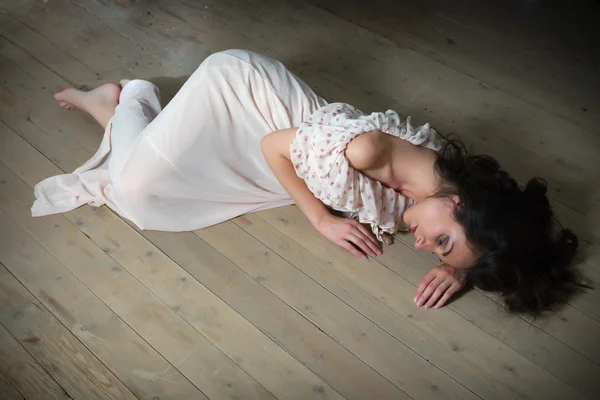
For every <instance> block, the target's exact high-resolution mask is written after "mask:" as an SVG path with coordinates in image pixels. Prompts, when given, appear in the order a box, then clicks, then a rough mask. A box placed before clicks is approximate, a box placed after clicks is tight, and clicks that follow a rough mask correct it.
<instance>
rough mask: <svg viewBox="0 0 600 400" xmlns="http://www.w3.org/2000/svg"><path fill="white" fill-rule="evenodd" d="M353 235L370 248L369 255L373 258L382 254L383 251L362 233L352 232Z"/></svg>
mask: <svg viewBox="0 0 600 400" xmlns="http://www.w3.org/2000/svg"><path fill="white" fill-rule="evenodd" d="M350 234H351V235H354V236H355V237H357V238H359V239H361V240H362V241H363V242H364V243H365V245H367V246H368V247H369V250H370V251H369V252H368V253H369V254H371V255H372V256H373V257H375V256H378V255H380V254H381V250H380V249H379V247H378V246H376V245H375V244H374V243H373V242H371V241H370V240H368V239H367V238H366V237H365V235H363V234H362V233H361V232H360V231H358V230H356V231H353V232H350Z"/></svg>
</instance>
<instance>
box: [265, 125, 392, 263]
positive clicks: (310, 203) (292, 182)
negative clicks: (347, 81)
mask: <svg viewBox="0 0 600 400" xmlns="http://www.w3.org/2000/svg"><path fill="white" fill-rule="evenodd" d="M297 130H298V129H297V128H290V129H283V130H280V131H275V132H272V133H270V134H268V135H267V136H265V137H264V138H263V139H262V142H261V150H262V153H263V156H264V157H265V160H266V161H267V164H269V167H270V168H271V170H272V171H273V173H274V174H275V176H276V177H277V179H278V180H279V182H280V183H281V186H283V188H284V189H285V190H286V191H287V192H288V193H289V195H290V196H291V197H292V199H294V201H295V202H296V205H298V207H299V208H300V210H301V211H302V212H303V213H304V214H305V215H306V217H307V218H308V220H309V221H310V222H311V224H312V225H313V226H314V227H315V229H316V230H317V231H319V232H320V233H321V234H322V235H323V236H325V237H327V238H328V239H329V240H331V241H332V242H334V243H336V244H338V245H340V246H342V247H344V248H345V249H346V250H348V251H349V252H351V253H353V254H354V255H356V256H358V257H364V254H362V253H361V252H359V251H358V250H357V249H356V248H355V247H354V246H353V245H352V244H355V245H356V246H357V247H358V248H360V249H361V250H362V251H363V252H364V253H365V254H369V255H372V256H376V255H379V254H381V250H380V248H379V246H380V245H379V243H378V242H377V240H376V239H375V238H374V237H373V235H372V234H371V232H369V231H368V230H367V229H366V228H365V227H364V226H362V225H361V224H360V223H359V222H358V221H356V220H354V219H350V218H340V217H336V216H334V215H332V214H331V213H330V212H329V210H328V209H327V207H325V205H324V204H323V203H322V202H321V200H319V199H317V198H316V197H315V196H314V195H313V193H312V192H311V191H310V190H309V189H308V187H307V186H306V183H305V182H304V180H303V179H302V178H300V177H299V176H298V175H297V174H296V170H295V169H294V165H293V164H292V161H291V155H290V145H291V144H292V142H293V141H294V139H295V137H296V132H297Z"/></svg>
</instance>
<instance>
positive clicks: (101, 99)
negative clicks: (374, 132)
mask: <svg viewBox="0 0 600 400" xmlns="http://www.w3.org/2000/svg"><path fill="white" fill-rule="evenodd" d="M120 93H121V87H120V86H119V85H116V84H114V83H107V84H104V85H102V86H99V87H97V88H96V89H94V90H92V91H90V92H84V91H82V90H78V89H74V88H69V89H65V90H63V91H62V92H59V93H56V94H55V95H54V98H55V99H56V100H57V101H58V102H59V103H60V105H61V107H64V108H66V109H67V110H71V109H75V108H77V109H80V110H82V111H85V112H87V113H88V114H90V115H91V116H92V117H94V119H95V120H96V121H98V123H99V124H100V125H102V128H106V125H107V124H108V121H110V119H111V118H112V116H113V115H114V114H115V108H116V107H117V104H119V94H120Z"/></svg>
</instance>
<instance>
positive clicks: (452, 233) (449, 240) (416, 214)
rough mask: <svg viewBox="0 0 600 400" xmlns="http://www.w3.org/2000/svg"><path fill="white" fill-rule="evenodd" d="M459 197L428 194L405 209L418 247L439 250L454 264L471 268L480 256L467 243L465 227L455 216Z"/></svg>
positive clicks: (408, 223) (435, 252) (448, 261)
mask: <svg viewBox="0 0 600 400" xmlns="http://www.w3.org/2000/svg"><path fill="white" fill-rule="evenodd" d="M457 204H458V197H457V196H454V197H453V198H447V197H428V198H427V199H425V200H424V201H421V202H419V203H417V204H415V205H414V206H412V207H410V208H409V209H408V210H406V211H405V212H404V215H403V219H404V222H405V223H406V224H407V225H408V226H409V227H410V230H411V232H412V233H413V235H415V239H416V240H415V248H417V249H418V250H423V251H429V252H432V253H434V254H436V255H437V256H438V257H439V258H440V260H441V261H442V262H443V263H446V264H449V265H451V266H452V267H454V268H469V267H471V266H473V264H474V263H475V260H476V258H477V256H476V254H475V253H474V252H473V251H472V250H471V249H470V248H469V247H468V246H467V238H466V236H465V231H464V229H463V227H462V226H461V225H460V224H459V223H458V222H456V220H455V219H454V208H455V207H456V205H457Z"/></svg>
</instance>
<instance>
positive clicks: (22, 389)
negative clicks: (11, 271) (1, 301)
mask: <svg viewBox="0 0 600 400" xmlns="http://www.w3.org/2000/svg"><path fill="white" fill-rule="evenodd" d="M1 267H2V268H4V266H1ZM14 317H15V316H14V315H13V318H14ZM0 372H1V373H2V374H3V376H6V377H7V379H9V380H10V382H11V385H13V386H14V387H15V389H16V390H18V391H19V393H20V394H21V395H23V396H24V397H25V398H26V399H48V400H55V399H60V400H66V399H68V398H69V396H68V395H67V392H65V390H64V389H63V388H62V387H61V386H60V385H59V384H58V383H57V382H56V381H55V380H54V379H53V378H52V377H51V376H50V375H49V374H48V372H46V370H44V369H43V368H42V367H41V366H40V364H39V363H38V362H37V361H36V360H35V359H34V358H33V357H32V356H31V354H29V353H28V352H27V350H25V349H24V348H23V346H22V345H21V344H20V343H19V342H18V341H17V340H16V339H15V338H14V337H13V336H12V335H11V334H10V332H8V331H7V330H6V328H4V326H2V325H0Z"/></svg>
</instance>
